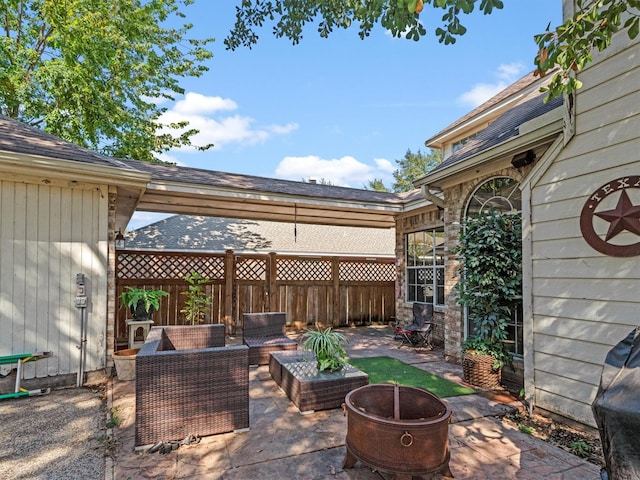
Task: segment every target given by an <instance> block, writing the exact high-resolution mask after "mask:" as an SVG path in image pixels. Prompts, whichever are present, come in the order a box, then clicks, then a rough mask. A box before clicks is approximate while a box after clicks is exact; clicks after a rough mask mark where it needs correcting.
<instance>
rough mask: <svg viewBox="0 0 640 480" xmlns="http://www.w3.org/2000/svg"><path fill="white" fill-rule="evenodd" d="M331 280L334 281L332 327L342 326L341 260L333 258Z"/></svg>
mask: <svg viewBox="0 0 640 480" xmlns="http://www.w3.org/2000/svg"><path fill="white" fill-rule="evenodd" d="M331 280H333V311H332V312H331V316H332V317H333V318H331V325H332V326H334V327H335V326H338V325H340V259H339V258H338V257H331Z"/></svg>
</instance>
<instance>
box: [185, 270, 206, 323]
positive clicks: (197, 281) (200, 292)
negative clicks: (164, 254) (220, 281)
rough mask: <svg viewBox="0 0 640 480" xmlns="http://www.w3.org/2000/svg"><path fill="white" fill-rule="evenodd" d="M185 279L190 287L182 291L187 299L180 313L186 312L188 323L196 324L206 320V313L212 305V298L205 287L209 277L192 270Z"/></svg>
mask: <svg viewBox="0 0 640 480" xmlns="http://www.w3.org/2000/svg"><path fill="white" fill-rule="evenodd" d="M184 279H185V281H186V282H187V283H188V284H189V289H188V290H186V291H184V292H182V293H181V295H185V296H186V297H187V299H186V300H185V302H184V308H183V309H182V310H180V313H184V316H185V319H186V321H187V323H190V324H191V325H196V324H198V323H201V322H203V321H204V319H205V315H206V314H207V312H208V311H209V308H210V306H211V300H210V298H209V296H208V295H207V292H206V291H205V289H204V287H203V285H205V284H206V283H208V282H209V279H208V278H206V277H203V276H202V275H200V274H199V273H198V272H191V273H190V274H189V275H187V276H186V277H184Z"/></svg>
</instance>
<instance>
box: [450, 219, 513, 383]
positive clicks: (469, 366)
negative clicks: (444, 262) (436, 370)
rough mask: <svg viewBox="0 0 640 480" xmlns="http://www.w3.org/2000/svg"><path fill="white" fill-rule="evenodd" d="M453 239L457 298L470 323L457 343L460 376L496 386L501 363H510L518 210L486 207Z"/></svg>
mask: <svg viewBox="0 0 640 480" xmlns="http://www.w3.org/2000/svg"><path fill="white" fill-rule="evenodd" d="M458 240H459V243H458V245H457V247H456V249H455V252H456V253H457V254H458V258H459V260H460V262H461V267H462V271H461V275H460V281H459V283H458V284H457V286H456V288H457V289H458V290H459V292H460V297H459V298H458V303H459V304H461V305H463V306H465V307H466V308H467V315H468V318H469V321H470V322H472V324H473V326H474V330H473V335H472V336H469V337H468V338H467V339H466V340H465V342H464V343H463V344H462V350H463V363H462V367H463V374H464V379H465V381H467V382H468V383H471V384H473V385H476V386H478V387H481V388H487V389H497V388H500V380H501V374H502V368H503V367H504V365H505V364H511V355H510V353H509V348H508V343H507V341H506V340H507V325H508V323H509V321H510V319H511V308H512V304H513V298H514V297H517V296H519V295H522V225H521V219H520V215H519V214H501V213H498V212H490V213H489V214H486V215H481V216H478V217H474V218H470V219H468V220H467V221H466V223H465V225H464V228H463V229H462V231H461V232H460V235H459V238H458Z"/></svg>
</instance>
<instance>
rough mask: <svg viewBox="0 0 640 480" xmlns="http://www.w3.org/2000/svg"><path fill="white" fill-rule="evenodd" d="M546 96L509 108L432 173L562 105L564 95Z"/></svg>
mask: <svg viewBox="0 0 640 480" xmlns="http://www.w3.org/2000/svg"><path fill="white" fill-rule="evenodd" d="M545 96H546V93H541V94H537V95H535V96H534V98H532V99H531V100H528V101H526V102H524V103H522V104H520V105H517V106H515V107H513V108H512V109H510V110H508V111H507V112H506V113H504V114H503V115H502V116H500V117H499V118H498V119H497V120H496V121H494V122H493V123H492V124H491V125H489V126H488V127H487V128H485V129H484V130H481V131H480V132H478V134H477V135H476V136H475V137H474V138H473V139H471V140H469V141H468V142H467V143H466V144H464V146H463V147H462V148H460V150H458V151H456V152H455V153H453V154H452V155H451V156H449V157H448V158H447V159H446V160H444V161H443V162H442V163H441V164H440V165H438V166H437V167H436V168H434V169H433V170H432V171H431V172H430V173H433V172H437V171H440V170H443V169H445V168H447V167H449V166H451V165H454V164H456V163H458V162H461V161H462V160H464V159H466V158H469V157H472V156H474V155H477V154H479V153H481V152H483V151H485V150H488V149H490V148H491V147H494V146H496V145H499V144H501V143H503V142H505V141H507V140H508V139H509V138H512V137H515V136H517V135H518V134H519V131H520V126H521V125H522V124H523V123H525V122H527V121H529V120H533V119H534V118H537V117H539V116H540V115H543V114H545V113H547V112H549V111H551V110H554V109H556V108H558V107H560V106H562V97H556V98H553V99H551V100H549V101H548V102H546V103H545V102H544V101H543V100H544V97H545Z"/></svg>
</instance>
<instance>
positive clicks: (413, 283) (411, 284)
mask: <svg viewBox="0 0 640 480" xmlns="http://www.w3.org/2000/svg"><path fill="white" fill-rule="evenodd" d="M405 241H406V243H405V252H406V253H405V265H406V269H407V270H406V301H407V302H419V303H432V304H433V305H444V229H443V228H438V229H431V230H422V231H419V232H412V233H408V234H406V235H405Z"/></svg>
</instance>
